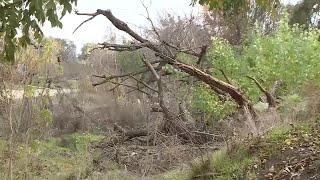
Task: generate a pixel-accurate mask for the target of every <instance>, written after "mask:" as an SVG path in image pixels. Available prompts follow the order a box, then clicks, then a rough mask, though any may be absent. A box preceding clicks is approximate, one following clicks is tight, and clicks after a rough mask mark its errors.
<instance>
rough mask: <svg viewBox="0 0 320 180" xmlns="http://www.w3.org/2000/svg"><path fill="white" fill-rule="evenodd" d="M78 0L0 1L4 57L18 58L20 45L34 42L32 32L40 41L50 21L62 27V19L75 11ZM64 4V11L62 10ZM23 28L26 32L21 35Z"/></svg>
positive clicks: (0, 33) (10, 59) (0, 30)
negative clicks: (16, 55)
mask: <svg viewBox="0 0 320 180" xmlns="http://www.w3.org/2000/svg"><path fill="white" fill-rule="evenodd" d="M76 2H77V0H27V1H19V0H14V1H8V0H0V11H1V14H0V37H2V36H3V37H4V38H3V39H4V52H3V55H4V58H5V59H6V60H9V61H12V60H14V54H15V52H16V47H17V44H18V45H20V46H22V47H26V46H27V45H28V44H30V43H31V38H30V32H32V33H33V36H34V38H35V39H37V40H41V38H42V36H43V33H42V31H41V28H40V27H41V26H42V25H43V24H44V22H45V21H49V22H50V23H51V26H52V27H60V28H61V27H62V23H61V22H60V19H61V18H62V17H63V16H64V15H65V14H66V13H67V12H69V13H70V12H71V11H72V5H73V4H75V3H76ZM60 7H62V11H61V12H60V11H59V10H58V9H59V8H60ZM20 30H21V33H22V35H21V36H20V35H18V32H19V31H20Z"/></svg>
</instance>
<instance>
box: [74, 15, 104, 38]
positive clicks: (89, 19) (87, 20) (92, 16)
mask: <svg viewBox="0 0 320 180" xmlns="http://www.w3.org/2000/svg"><path fill="white" fill-rule="evenodd" d="M76 14H77V15H84V16H91V17H90V18H88V19H86V20H84V21H83V22H82V23H80V24H79V25H78V26H77V27H76V29H75V30H74V31H73V34H74V33H75V32H76V31H77V30H78V29H79V28H80V27H81V26H82V25H83V24H85V23H87V22H89V21H91V20H92V19H93V18H95V17H96V16H97V15H99V14H98V13H93V14H90V13H78V12H76Z"/></svg>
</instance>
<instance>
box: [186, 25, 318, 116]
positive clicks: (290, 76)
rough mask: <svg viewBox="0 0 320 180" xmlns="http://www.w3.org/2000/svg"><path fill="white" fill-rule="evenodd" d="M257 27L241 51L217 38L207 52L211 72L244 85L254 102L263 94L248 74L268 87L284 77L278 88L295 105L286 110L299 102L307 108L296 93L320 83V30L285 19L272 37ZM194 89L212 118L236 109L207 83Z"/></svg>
mask: <svg viewBox="0 0 320 180" xmlns="http://www.w3.org/2000/svg"><path fill="white" fill-rule="evenodd" d="M256 28H257V29H256V30H255V32H254V33H253V34H252V36H251V37H250V39H248V40H247V45H246V46H244V47H243V48H242V49H241V50H238V49H236V48H235V47H234V46H232V45H231V44H229V43H228V42H227V41H226V40H223V39H221V38H214V39H213V46H212V48H211V49H209V50H208V54H207V58H208V61H209V66H210V67H211V69H210V72H211V74H212V75H213V76H214V77H216V78H218V79H221V80H222V81H225V82H226V81H227V80H226V78H225V77H224V75H223V73H222V72H224V74H225V75H226V76H227V77H228V79H229V80H230V81H231V84H233V85H235V86H237V87H240V88H241V90H242V91H243V92H244V93H245V94H246V95H247V97H249V98H250V100H251V101H253V102H254V103H257V102H258V101H259V97H260V96H261V95H263V93H262V92H261V91H260V90H259V88H258V87H257V85H256V84H255V83H254V82H253V81H252V80H251V79H249V78H248V77H247V76H251V77H255V78H256V79H257V80H258V81H259V82H260V84H261V85H262V86H263V87H264V88H265V89H267V90H270V89H271V88H272V86H273V84H274V82H275V81H279V80H280V81H282V82H283V83H284V85H283V86H281V88H280V89H278V91H277V95H278V96H282V99H284V103H283V104H282V105H283V106H285V107H287V108H288V107H289V106H290V104H291V107H292V108H291V109H290V108H289V109H287V110H286V111H290V110H292V109H293V108H296V107H297V105H299V106H300V105H301V108H303V107H304V105H303V103H299V104H298V102H297V101H295V100H294V99H295V98H294V96H298V95H294V94H299V93H300V92H301V90H302V89H303V87H304V85H305V84H307V83H313V84H315V85H316V86H320V84H319V81H318V80H319V79H320V61H319V59H320V54H319V53H318V52H320V42H319V41H318V37H319V35H320V31H319V30H317V29H310V30H308V31H305V30H303V29H301V28H299V27H297V26H294V27H290V26H289V25H288V23H287V21H286V20H282V21H281V22H280V26H279V28H278V30H276V31H275V32H274V33H273V34H270V35H268V36H266V35H264V34H262V33H261V31H260V29H261V28H260V27H258V26H257V27H256ZM192 90H193V92H194V93H193V94H194V96H193V97H194V102H193V104H192V106H193V108H194V109H201V110H204V111H205V112H207V113H209V114H211V118H212V117H217V119H219V118H224V117H226V116H228V115H229V114H231V113H232V112H233V110H234V109H235V105H234V104H233V103H231V102H230V101H228V100H227V101H225V102H221V101H220V100H219V98H218V96H217V95H215V94H213V93H212V90H211V89H209V88H207V87H206V86H204V85H201V84H200V85H199V84H197V87H195V88H193V89H192ZM209 117H210V116H209Z"/></svg>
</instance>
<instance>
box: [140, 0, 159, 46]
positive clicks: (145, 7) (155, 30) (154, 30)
mask: <svg viewBox="0 0 320 180" xmlns="http://www.w3.org/2000/svg"><path fill="white" fill-rule="evenodd" d="M140 2H141V4H142V6H143V7H144V9H145V11H146V13H147V20H148V21H149V22H150V24H151V27H152V30H153V32H154V33H155V34H156V35H157V37H158V40H159V41H161V36H160V34H159V32H158V31H157V29H156V27H155V25H154V23H153V21H152V20H151V18H150V14H149V10H148V7H147V6H146V5H145V4H144V3H143V1H142V0H140Z"/></svg>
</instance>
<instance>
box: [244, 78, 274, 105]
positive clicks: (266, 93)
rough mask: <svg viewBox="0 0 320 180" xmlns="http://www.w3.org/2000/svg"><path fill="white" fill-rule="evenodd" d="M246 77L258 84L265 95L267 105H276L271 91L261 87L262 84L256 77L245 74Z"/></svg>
mask: <svg viewBox="0 0 320 180" xmlns="http://www.w3.org/2000/svg"><path fill="white" fill-rule="evenodd" d="M247 78H249V79H251V80H253V82H254V83H255V84H256V85H257V86H258V88H259V89H260V91H261V92H263V93H264V94H265V96H266V97H267V102H268V104H269V107H276V105H277V102H276V100H275V98H274V96H273V95H272V94H271V93H269V91H267V90H266V89H265V88H263V87H262V85H261V84H260V83H259V81H258V80H257V79H256V78H254V77H251V76H247Z"/></svg>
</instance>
